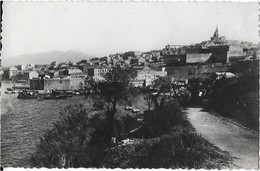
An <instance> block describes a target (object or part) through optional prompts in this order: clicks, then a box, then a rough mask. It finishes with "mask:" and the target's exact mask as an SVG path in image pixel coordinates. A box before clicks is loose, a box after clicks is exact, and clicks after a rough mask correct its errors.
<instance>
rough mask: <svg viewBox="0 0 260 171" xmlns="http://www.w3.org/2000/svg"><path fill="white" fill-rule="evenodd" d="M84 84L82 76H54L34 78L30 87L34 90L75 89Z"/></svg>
mask: <svg viewBox="0 0 260 171" xmlns="http://www.w3.org/2000/svg"><path fill="white" fill-rule="evenodd" d="M83 85H84V79H82V78H64V79H62V78H53V79H45V80H42V79H32V80H30V89H32V90H52V89H57V90H75V89H80V88H82V86H83Z"/></svg>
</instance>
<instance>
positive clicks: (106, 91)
mask: <svg viewBox="0 0 260 171" xmlns="http://www.w3.org/2000/svg"><path fill="white" fill-rule="evenodd" d="M135 77H136V72H135V71H134V70H133V69H132V68H131V67H121V66H119V65H117V66H115V67H113V68H112V69H111V70H110V71H109V72H108V73H106V74H105V76H104V78H105V80H104V81H100V82H94V81H93V80H91V79H90V80H89V82H88V85H89V86H90V87H91V90H90V91H91V92H92V93H91V95H90V98H92V99H93V101H94V102H95V103H94V104H95V107H96V108H98V109H102V108H103V109H105V110H106V112H105V113H106V117H107V121H108V123H109V125H110V126H109V128H108V129H109V130H110V138H112V136H114V135H115V132H116V120H115V114H116V112H117V105H118V104H119V103H123V102H126V101H128V100H129V99H131V90H132V87H131V86H130V81H131V80H132V79H134V78H135Z"/></svg>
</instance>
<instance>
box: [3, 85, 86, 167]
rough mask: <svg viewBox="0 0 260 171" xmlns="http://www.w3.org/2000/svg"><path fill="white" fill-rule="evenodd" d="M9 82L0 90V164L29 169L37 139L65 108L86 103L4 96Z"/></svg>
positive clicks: (75, 100) (77, 99)
mask: <svg viewBox="0 0 260 171" xmlns="http://www.w3.org/2000/svg"><path fill="white" fill-rule="evenodd" d="M11 86H12V85H11V83H9V82H4V83H2V88H1V89H2V90H1V165H2V166H3V167H30V157H31V154H32V153H34V152H35V150H36V144H37V143H39V140H40V137H42V136H43V134H44V133H45V132H46V131H47V130H49V129H51V128H52V125H53V123H54V122H55V121H57V120H58V119H59V112H60V111H61V109H63V108H65V107H66V106H67V105H74V104H79V103H83V104H84V103H87V102H86V100H83V97H81V96H75V97H72V98H68V99H62V100H43V101H38V100H37V99H28V100H24V99H17V94H5V93H4V91H5V90H6V88H7V87H11Z"/></svg>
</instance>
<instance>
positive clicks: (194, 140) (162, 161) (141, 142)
mask: <svg viewBox="0 0 260 171" xmlns="http://www.w3.org/2000/svg"><path fill="white" fill-rule="evenodd" d="M231 162H232V158H231V157H230V155H229V154H228V153H227V152H224V151H222V150H220V149H219V148H217V147H215V146H213V145H212V144H210V143H209V142H208V141H206V140H205V139H203V138H202V137H201V136H199V135H198V134H196V133H194V132H192V131H190V130H189V129H176V130H174V131H173V132H171V133H169V134H166V135H163V136H161V137H155V138H151V139H136V140H135V143H134V144H129V145H122V146H118V147H116V148H113V149H111V151H109V152H107V157H106V160H105V162H104V167H108V168H116V167H120V168H172V169H179V168H185V169H191V168H194V169H200V168H204V169H221V168H224V167H227V166H230V165H231Z"/></svg>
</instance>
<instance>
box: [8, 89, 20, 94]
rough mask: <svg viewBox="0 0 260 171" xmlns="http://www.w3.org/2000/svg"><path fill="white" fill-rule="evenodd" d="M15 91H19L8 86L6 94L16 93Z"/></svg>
mask: <svg viewBox="0 0 260 171" xmlns="http://www.w3.org/2000/svg"><path fill="white" fill-rule="evenodd" d="M14 93H18V91H17V90H14V89H12V88H6V91H5V94H14Z"/></svg>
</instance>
